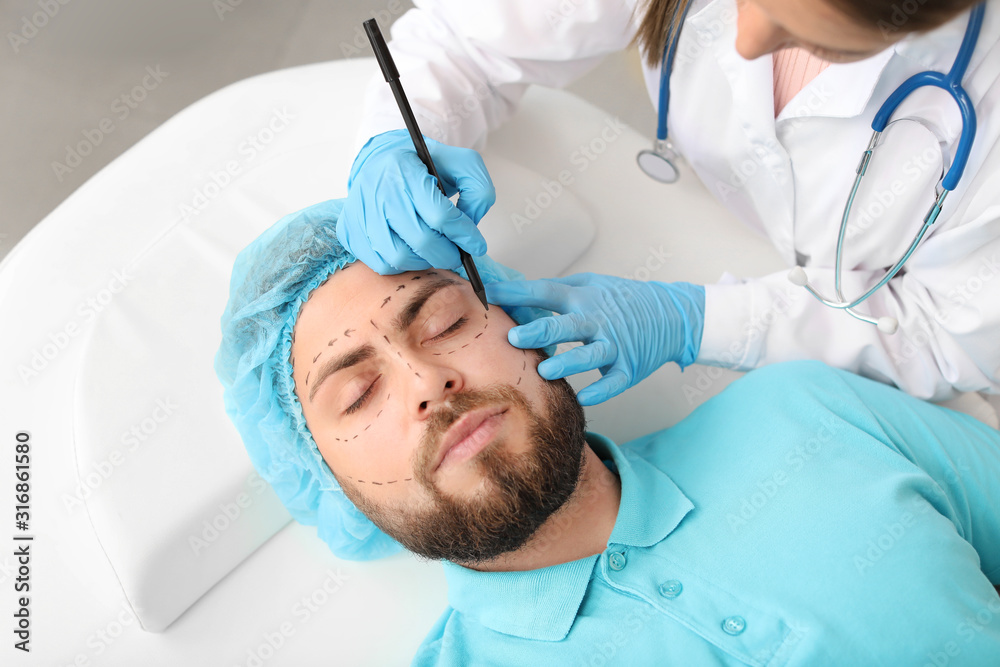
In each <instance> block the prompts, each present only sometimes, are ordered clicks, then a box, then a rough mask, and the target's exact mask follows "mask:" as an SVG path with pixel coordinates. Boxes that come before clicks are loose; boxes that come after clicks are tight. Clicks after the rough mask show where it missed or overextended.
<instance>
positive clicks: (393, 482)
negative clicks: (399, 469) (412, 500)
mask: <svg viewBox="0 0 1000 667" xmlns="http://www.w3.org/2000/svg"><path fill="white" fill-rule="evenodd" d="M398 481H399V480H398V479H394V480H392V481H391V482H386V484H395V483H396V482H398Z"/></svg>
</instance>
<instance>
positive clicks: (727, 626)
mask: <svg viewBox="0 0 1000 667" xmlns="http://www.w3.org/2000/svg"><path fill="white" fill-rule="evenodd" d="M746 627H747V622H746V621H745V620H743V617H742V616H730V617H729V618H727V619H726V620H724V621H723V622H722V629H723V630H725V631H726V632H727V633H729V634H731V635H738V634H740V633H741V632H743V631H744V630H745V629H746Z"/></svg>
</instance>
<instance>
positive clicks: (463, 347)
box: [458, 343, 469, 350]
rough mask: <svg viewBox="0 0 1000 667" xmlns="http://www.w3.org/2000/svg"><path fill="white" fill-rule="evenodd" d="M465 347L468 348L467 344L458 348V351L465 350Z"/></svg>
mask: <svg viewBox="0 0 1000 667" xmlns="http://www.w3.org/2000/svg"><path fill="white" fill-rule="evenodd" d="M467 347H469V344H468V343H466V344H465V345H463V346H462V347H460V348H458V349H460V350H462V349H465V348H467Z"/></svg>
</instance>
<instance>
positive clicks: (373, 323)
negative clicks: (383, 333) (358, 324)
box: [368, 320, 378, 331]
mask: <svg viewBox="0 0 1000 667" xmlns="http://www.w3.org/2000/svg"><path fill="white" fill-rule="evenodd" d="M368 321H369V322H371V323H372V326H373V327H375V330H376V331H378V325H377V324H375V320H368Z"/></svg>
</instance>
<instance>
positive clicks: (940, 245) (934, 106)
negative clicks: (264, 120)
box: [360, 0, 1000, 399]
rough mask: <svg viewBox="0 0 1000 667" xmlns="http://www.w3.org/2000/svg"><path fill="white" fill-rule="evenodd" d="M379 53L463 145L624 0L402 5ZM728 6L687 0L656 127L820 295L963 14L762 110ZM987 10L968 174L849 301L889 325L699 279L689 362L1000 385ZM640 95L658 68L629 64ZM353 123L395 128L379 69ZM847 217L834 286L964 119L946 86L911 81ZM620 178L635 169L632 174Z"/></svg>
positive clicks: (915, 193) (860, 204) (425, 110)
mask: <svg viewBox="0 0 1000 667" xmlns="http://www.w3.org/2000/svg"><path fill="white" fill-rule="evenodd" d="M415 4H416V5H417V7H418V9H415V10H412V11H410V12H408V13H407V14H405V15H404V16H402V17H400V19H399V20H398V21H397V22H396V23H395V25H394V26H393V29H392V38H393V39H392V42H391V46H392V51H393V54H394V58H395V60H396V62H397V65H398V66H399V69H400V71H401V73H402V74H403V75H404V76H405V77H406V79H405V80H406V91H407V96H408V97H409V99H410V102H411V104H412V106H413V107H414V111H415V113H416V114H417V117H418V122H419V124H420V127H421V129H422V131H423V132H424V133H425V134H427V135H428V136H432V137H434V138H436V139H438V140H440V141H443V142H445V143H449V144H453V145H460V146H469V147H476V146H478V145H480V142H481V141H482V139H483V137H484V136H485V134H486V133H487V132H488V131H489V130H491V129H493V128H495V127H497V126H498V125H500V124H501V123H502V122H503V121H504V119H505V118H507V117H508V116H509V115H510V114H511V112H512V111H513V109H514V108H515V107H516V105H517V103H518V100H519V99H520V97H521V96H522V95H523V93H524V91H525V89H526V87H527V86H528V85H529V84H541V85H547V86H563V85H566V84H567V83H569V82H571V81H572V80H574V79H576V78H578V77H580V76H582V75H583V74H585V73H586V72H587V71H588V70H590V69H591V68H593V67H594V66H596V65H597V64H598V63H599V62H600V60H601V59H602V58H603V56H605V55H607V54H608V53H610V52H613V51H617V50H621V49H624V48H626V47H627V45H628V43H629V41H630V40H631V38H632V36H633V34H634V31H635V24H634V23H633V22H632V13H633V3H632V2H628V3H626V2H625V1H624V0H502V1H499V0H498V1H493V2H487V1H485V0H480V1H477V2H468V1H467V0H422V1H421V0H417V1H416V2H415ZM736 15H737V13H736V6H735V3H734V1H733V0H696V2H695V4H694V6H692V8H691V10H690V12H689V14H688V18H687V21H686V22H685V25H684V29H683V32H682V37H681V42H680V45H679V52H678V56H677V60H676V62H675V65H674V70H673V73H672V75H671V100H672V102H671V107H670V115H669V119H668V127H669V133H670V136H671V138H672V140H673V142H674V144H675V145H676V146H677V148H678V149H679V151H680V152H681V153H682V154H683V156H684V157H685V159H686V160H687V162H688V163H689V164H690V165H691V166H692V167H693V169H694V170H695V171H696V172H697V174H698V175H699V177H700V178H701V179H702V180H703V182H704V183H705V184H706V186H707V187H708V188H709V189H710V190H711V191H712V192H714V193H715V194H716V195H717V196H718V197H719V199H720V200H721V201H722V202H724V204H725V205H726V206H727V207H728V208H730V209H731V210H732V211H733V212H734V213H735V214H736V215H737V216H738V217H739V218H740V219H742V220H743V221H744V222H745V223H746V224H748V225H750V226H751V227H753V228H755V229H757V230H759V231H760V232H762V233H763V234H765V235H766V236H767V237H768V238H769V239H770V240H771V242H772V243H773V244H774V246H775V247H776V248H777V249H778V251H779V252H780V253H781V255H782V256H783V257H784V258H785V260H786V261H787V262H788V265H789V267H791V266H793V265H795V264H799V265H801V266H804V267H806V270H807V272H808V274H809V276H810V279H811V280H812V282H813V284H815V285H817V286H818V287H819V288H820V290H821V291H822V292H824V293H825V294H828V295H832V294H833V291H834V287H833V269H832V267H833V266H834V257H835V240H836V234H837V230H838V228H839V224H840V216H841V213H842V211H843V207H844V202H845V199H846V196H847V193H848V192H849V191H850V187H851V184H852V183H853V179H854V170H855V167H856V166H857V164H858V160H859V158H860V156H861V153H862V151H863V150H864V148H865V147H866V146H867V143H868V140H869V138H870V135H871V120H872V118H873V116H874V114H875V112H876V111H877V109H878V108H879V107H880V106H881V104H882V102H883V101H884V100H885V99H886V97H887V96H888V94H889V92H891V91H892V90H894V89H895V88H896V87H897V86H898V85H899V83H900V82H902V81H903V80H905V79H906V78H907V77H909V76H910V75H911V74H914V73H916V72H918V71H922V70H924V69H936V70H939V71H947V70H948V69H949V68H950V67H951V64H952V62H953V60H954V57H955V54H956V52H957V50H958V46H959V44H960V42H961V39H962V36H963V33H964V31H965V25H966V21H967V14H963V15H962V16H960V17H959V18H957V19H955V20H954V21H952V22H950V23H948V24H947V25H944V26H942V27H941V28H939V29H937V30H935V31H932V32H931V33H928V34H925V35H909V36H907V37H906V38H905V39H904V40H903V41H902V42H899V43H898V44H897V45H896V46H895V47H894V48H890V49H887V50H885V51H883V52H882V53H880V54H878V55H876V56H873V57H872V58H869V59H867V60H865V61H862V62H858V63H851V64H844V65H837V64H834V65H831V66H830V67H828V68H827V69H826V70H825V71H823V72H822V73H821V74H820V75H819V76H818V77H816V78H815V79H814V80H813V81H812V82H810V83H809V84H808V85H807V86H806V87H805V88H803V89H802V90H801V91H800V92H799V93H798V95H796V97H795V98H793V99H792V100H791V101H790V102H789V103H788V104H787V106H786V107H785V108H784V109H783V110H782V112H781V114H780V115H779V116H778V118H777V119H775V118H774V111H773V109H774V106H773V100H772V92H771V91H772V90H773V82H772V61H771V57H770V56H769V55H768V56H765V57H762V58H758V59H756V60H753V61H746V60H744V59H743V58H741V57H740V56H739V55H738V54H737V53H736V51H735V49H734V46H733V45H734V41H735V34H736V21H735V19H736ZM998 36H1000V4H998V3H997V2H995V1H994V0H990V2H989V4H988V6H987V9H986V16H985V20H984V24H983V27H982V32H981V34H980V38H979V42H978V46H977V48H976V50H975V53H974V54H973V57H972V61H971V63H970V65H969V70H968V73H967V74H966V78H965V80H964V86H965V88H966V90H967V91H968V92H969V94H970V96H971V98H972V101H973V103H974V104H975V107H976V110H977V116H978V131H977V136H976V142H975V144H974V147H973V151H972V155H971V157H970V159H969V162H968V166H967V167H966V171H965V176H964V177H963V179H962V181H961V182H960V184H959V186H958V188H956V190H955V191H954V192H953V193H952V194H951V195H950V196H949V198H948V200H947V201H946V204H945V207H944V210H943V212H942V214H941V216H940V218H939V220H938V222H937V223H936V224H935V225H934V227H932V228H931V231H930V232H929V233H928V235H927V236H926V237H925V239H924V241H923V242H922V243H921V245H920V247H919V248H918V249H917V251H916V252H915V253H914V254H913V255H912V257H911V259H910V261H909V262H908V263H907V265H906V267H905V269H904V272H903V273H901V274H900V275H898V276H896V277H895V278H894V279H893V280H892V281H890V283H889V284H888V285H887V286H886V287H885V288H883V289H881V290H879V291H878V292H877V293H876V294H875V295H874V296H873V297H872V298H871V299H869V300H868V301H867V302H866V303H865V304H863V305H862V306H860V307H859V310H861V311H862V312H867V313H872V314H874V315H875V316H882V315H891V316H894V317H896V318H897V319H898V320H899V323H900V328H899V331H898V332H897V333H896V334H895V335H884V334H882V333H880V332H879V331H878V330H877V329H876V327H874V326H872V325H870V324H867V323H864V322H860V321H857V320H855V319H854V318H852V317H850V316H849V315H847V314H846V313H844V312H840V311H837V310H833V309H830V308H827V307H826V306H823V305H821V304H820V303H819V302H818V301H816V300H815V299H814V298H813V297H811V296H809V295H808V294H806V293H805V291H804V290H802V288H799V287H795V286H793V285H792V284H791V283H789V282H788V280H787V278H786V274H787V272H785V271H782V272H780V273H778V274H774V275H769V276H765V277H762V278H755V279H747V280H744V281H742V282H735V281H728V283H727V284H718V285H707V286H706V305H705V327H704V335H703V339H702V343H701V351H700V354H699V357H698V362H699V363H707V364H713V365H720V366H726V367H729V368H735V369H740V370H747V369H750V368H754V367H757V366H761V365H763V364H768V363H772V362H776V361H782V360H788V359H802V358H812V359H821V360H823V361H825V362H827V363H829V364H830V365H833V366H837V367H840V368H845V369H848V370H851V371H854V372H857V373H860V374H862V375H866V376H868V377H874V378H876V379H879V380H882V381H885V382H891V383H893V384H895V385H897V386H899V387H901V388H902V389H904V390H906V391H908V392H909V393H911V394H913V395H915V396H918V397H921V398H928V399H945V398H949V397H951V396H953V395H954V394H955V393H956V390H958V391H988V392H992V393H998V392H1000V145H998V137H1000V81H998V76H1000V44H998ZM645 76H646V81H647V85H648V88H649V92H650V96H651V98H652V99H653V101H654V104H655V103H656V100H657V99H658V92H659V72H658V71H656V70H649V69H648V68H647V71H646V72H645ZM365 104H366V113H365V121H364V125H363V127H362V128H361V135H360V136H361V137H362V138H367V137H370V136H373V135H374V134H377V133H379V132H383V131H386V130H389V129H395V128H399V127H401V126H402V123H401V120H400V118H399V111H398V109H397V108H396V105H395V102H394V101H393V99H392V95H391V93H390V91H389V89H388V86H386V85H385V83H384V81H383V80H382V79H381V77H379V78H378V79H377V80H375V81H373V83H372V85H371V86H370V88H369V90H368V94H367V97H366V101H365ZM900 117H915V118H919V119H923V120H924V121H925V122H924V123H917V122H907V123H899V124H897V125H896V126H895V128H894V130H893V132H891V133H887V140H888V143H886V145H884V146H883V147H881V148H880V149H879V151H878V152H877V153H876V155H875V160H874V164H873V166H872V167H871V168H870V169H869V176H868V177H867V178H866V180H865V184H864V186H863V188H862V191H861V192H860V193H859V196H858V199H857V204H856V206H855V209H854V211H855V213H854V214H853V215H852V223H851V228H852V229H851V232H850V237H849V238H850V240H849V242H848V243H847V244H846V246H845V256H844V269H845V270H844V278H843V281H844V286H845V289H844V293H845V295H846V296H849V297H851V296H854V295H856V294H859V293H860V292H861V291H862V287H865V288H867V286H869V285H871V284H872V283H873V282H874V281H876V280H877V277H878V276H880V275H881V274H882V272H883V271H884V270H885V269H886V268H887V267H889V266H891V265H892V264H893V263H894V262H895V260H896V259H897V258H898V257H899V256H900V255H901V253H902V252H903V251H904V250H905V248H906V247H907V246H908V245H909V243H910V241H911V239H912V237H913V235H914V233H916V231H917V229H919V226H920V224H921V221H922V219H923V215H924V213H925V212H926V210H927V208H928V206H929V204H930V202H931V200H932V192H933V188H934V185H935V183H936V182H937V180H938V179H939V178H940V164H941V160H942V154H943V155H944V156H946V159H948V160H950V157H951V156H952V155H953V154H954V148H955V146H956V145H957V140H958V134H959V131H960V128H961V125H960V122H959V115H958V111H957V108H956V107H955V105H954V103H953V102H951V101H950V98H947V97H946V95H945V93H943V92H942V91H938V90H928V89H926V88H925V89H923V90H922V91H919V92H917V93H915V94H914V95H912V96H911V97H910V98H909V99H908V100H907V101H906V102H904V104H903V106H902V107H901V108H900V110H899V112H898V113H897V114H896V115H895V116H894V118H900ZM641 177H643V176H641V174H639V173H638V172H637V174H636V178H641Z"/></svg>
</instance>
